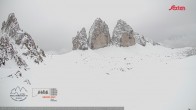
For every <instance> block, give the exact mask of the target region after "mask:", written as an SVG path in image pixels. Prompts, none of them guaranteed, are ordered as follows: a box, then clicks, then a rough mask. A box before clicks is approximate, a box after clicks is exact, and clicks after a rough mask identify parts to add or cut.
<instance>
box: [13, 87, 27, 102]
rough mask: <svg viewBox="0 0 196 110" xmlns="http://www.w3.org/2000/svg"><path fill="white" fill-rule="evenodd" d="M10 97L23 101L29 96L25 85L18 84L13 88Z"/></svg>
mask: <svg viewBox="0 0 196 110" xmlns="http://www.w3.org/2000/svg"><path fill="white" fill-rule="evenodd" d="M10 97H11V98H12V99H13V100H15V101H23V100H25V99H26V98H27V97H28V95H27V90H26V89H25V88H24V87H21V88H20V87H18V86H17V87H16V88H13V89H12V90H11V92H10Z"/></svg>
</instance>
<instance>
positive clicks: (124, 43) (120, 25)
mask: <svg viewBox="0 0 196 110" xmlns="http://www.w3.org/2000/svg"><path fill="white" fill-rule="evenodd" d="M86 39H88V40H86ZM136 43H137V44H140V45H142V46H146V43H151V44H153V45H160V44H159V43H157V42H155V41H153V40H148V39H147V38H145V37H144V36H143V35H140V34H139V33H136V32H134V31H133V29H132V28H131V26H130V25H128V24H127V23H126V22H125V21H123V20H121V19H120V20H118V21H117V24H116V26H115V27H114V30H113V33H112V37H110V33H109V27H108V25H107V24H106V23H105V22H104V21H103V20H102V19H101V18H97V19H96V20H95V21H94V23H93V25H92V26H91V28H90V30H89V36H88V38H87V34H86V30H85V28H82V30H81V31H80V32H78V33H77V35H76V37H73V39H72V44H73V48H72V50H77V49H78V50H87V49H88V48H90V49H99V48H103V47H107V46H111V45H115V46H117V47H129V46H133V45H135V44H136ZM87 44H88V45H87Z"/></svg>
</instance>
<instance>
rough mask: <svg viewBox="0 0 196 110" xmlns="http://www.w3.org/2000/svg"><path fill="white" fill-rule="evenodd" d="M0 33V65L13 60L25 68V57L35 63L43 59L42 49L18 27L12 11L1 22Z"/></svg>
mask: <svg viewBox="0 0 196 110" xmlns="http://www.w3.org/2000/svg"><path fill="white" fill-rule="evenodd" d="M0 35H1V36H0V66H1V65H2V64H3V65H5V63H6V62H7V61H9V60H13V61H14V62H16V64H17V66H19V67H20V68H21V67H24V68H26V67H27V66H28V64H27V61H26V60H27V59H31V60H32V61H34V62H35V63H40V62H42V61H43V57H45V53H44V51H43V50H42V49H39V48H38V46H37V45H36V44H35V42H34V40H33V39H32V37H31V36H30V35H29V34H28V33H27V32H25V31H23V30H22V29H21V28H20V26H19V23H18V21H17V19H16V17H15V14H14V13H11V14H9V16H8V19H7V21H4V22H3V23H2V28H1V33H0Z"/></svg>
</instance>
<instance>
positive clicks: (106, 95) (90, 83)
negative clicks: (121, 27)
mask: <svg viewBox="0 0 196 110" xmlns="http://www.w3.org/2000/svg"><path fill="white" fill-rule="evenodd" d="M195 52H196V51H195V49H194V48H183V49H170V48H165V47H162V46H159V45H156V46H153V45H152V44H151V43H147V44H146V46H145V47H144V46H141V45H139V44H136V45H134V46H131V47H116V46H110V47H105V48H102V49H98V50H90V49H89V50H85V51H82V50H75V51H71V52H69V53H67V54H63V55H48V57H47V58H46V59H45V62H44V64H41V65H35V64H33V63H31V64H30V66H31V68H30V70H28V71H27V72H26V74H24V76H23V77H20V78H17V77H13V78H10V77H6V76H7V75H4V76H2V75H1V80H0V87H1V88H4V89H2V90H1V94H0V97H1V98H0V106H5V105H11V106H124V107H125V110H132V109H133V110H144V109H145V110H149V109H150V110H187V109H188V108H191V109H192V110H195V109H196V104H195V102H196V94H195V93H196V86H195V84H196V74H195V71H196V68H195V65H196V56H192V55H195ZM187 56H190V57H187ZM9 69H10V68H7V70H9ZM1 72H2V71H1ZM24 77H29V78H30V80H31V85H30V86H29V85H28V84H25V83H23V80H22V79H23V78H24ZM27 85H28V86H27ZM17 86H23V87H25V88H26V89H27V90H28V91H29V92H28V95H29V96H28V98H27V99H26V100H25V101H22V102H16V101H13V100H12V99H11V98H10V97H9V93H10V90H11V89H13V88H14V87H17ZM32 88H57V90H58V96H57V101H56V102H51V101H49V100H46V99H41V98H34V97H32V96H31V94H32Z"/></svg>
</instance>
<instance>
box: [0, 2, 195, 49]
mask: <svg viewBox="0 0 196 110" xmlns="http://www.w3.org/2000/svg"><path fill="white" fill-rule="evenodd" d="M195 4H196V1H194V0H176V1H174V0H169V1H166V0H159V1H158V0H148V1H146V0H115V1H114V0H107V1H106V0H82V1H79V0H1V1H0V23H2V22H3V21H4V20H5V19H7V15H8V14H9V13H12V12H14V13H15V16H16V17H17V18H18V22H19V23H20V26H21V27H23V29H24V30H28V33H29V34H30V35H31V36H33V37H34V40H35V42H36V43H37V44H38V45H39V46H40V48H42V49H44V50H46V51H60V50H61V51H62V50H64V51H69V50H71V49H72V43H71V41H72V37H75V35H76V33H77V31H78V30H81V28H82V27H85V28H86V32H87V35H89V29H90V26H91V25H92V23H93V21H94V20H95V19H96V18H98V17H99V18H101V19H103V20H104V21H105V22H106V23H107V24H108V27H109V31H110V34H112V31H113V29H114V27H115V25H116V23H117V20H119V19H123V20H125V21H126V22H127V23H128V24H129V25H130V26H131V27H132V28H133V29H134V30H135V31H136V32H138V33H140V34H142V35H144V36H145V37H147V38H150V39H153V40H154V41H157V42H161V43H162V44H163V45H165V46H168V47H186V46H193V47H196V43H195V42H196V13H195V12H194V11H195V10H196V7H195V6H194V5H195ZM172 5H180V6H185V7H186V10H185V11H169V8H170V7H171V6H172Z"/></svg>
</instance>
